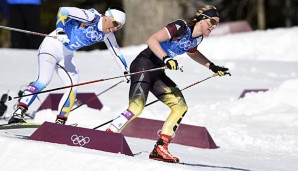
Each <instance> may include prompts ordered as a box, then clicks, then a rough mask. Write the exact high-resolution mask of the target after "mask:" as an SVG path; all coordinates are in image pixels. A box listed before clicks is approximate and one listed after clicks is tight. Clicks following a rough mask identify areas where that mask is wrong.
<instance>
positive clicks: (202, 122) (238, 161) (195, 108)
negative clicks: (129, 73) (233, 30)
mask: <svg viewBox="0 0 298 171" xmlns="http://www.w3.org/2000/svg"><path fill="white" fill-rule="evenodd" d="M297 32H298V28H297V27H293V28H288V29H274V30H267V31H255V32H250V33H241V34H232V35H226V36H220V37H210V38H205V39H204V41H203V43H202V44H201V45H200V46H199V50H201V51H202V52H203V53H204V54H205V55H206V56H207V57H209V58H210V59H212V61H214V63H216V64H218V65H224V66H226V67H229V68H230V71H231V73H232V76H231V77H229V76H226V77H215V78H211V79H209V80H207V81H205V82H202V83H200V84H198V85H196V86H194V87H191V88H189V89H187V90H185V91H183V92H184V95H185V98H186V100H187V102H188V105H189V110H188V113H187V115H186V116H185V117H184V120H183V121H182V122H183V124H191V125H198V126H204V127H206V128H207V129H208V131H209V133H210V134H211V136H212V138H213V140H214V141H215V143H216V144H217V145H218V146H220V148H218V149H200V148H194V147H187V146H182V145H178V144H171V145H170V147H169V148H170V152H171V153H172V154H173V155H176V156H178V157H179V158H180V159H181V161H182V162H185V163H190V164H196V165H197V166H195V167H193V166H185V165H177V164H169V163H163V162H157V161H152V160H148V159H147V158H148V152H149V151H151V150H152V148H153V145H154V143H155V141H152V140H144V139H136V138H126V140H127V141H128V144H129V146H130V148H131V150H132V151H133V153H137V152H140V151H145V152H143V153H142V154H140V155H138V156H136V157H129V156H125V155H120V154H113V153H107V152H101V151H96V150H90V149H85V148H77V147H70V146H66V145H58V144H51V143H41V142H34V141H28V140H21V139H15V138H11V137H8V136H3V134H2V135H1V136H0V148H1V150H0V151H1V152H0V170H1V171H11V170H64V171H65V170H121V171H126V170H127V171H131V170H142V171H147V170H148V171H152V170H155V169H158V170H171V171H176V170H177V171H178V170H260V171H272V170H278V171H279V170H289V171H296V170H297V169H298V164H297V161H298V155H297V154H298V137H297V135H298V70H297V66H298V56H297V54H298V49H297V44H298V39H297V38H295V37H297ZM144 47H146V45H140V46H135V47H126V48H122V52H123V54H124V55H125V56H126V58H127V60H128V61H129V62H131V61H132V60H133V59H134V57H135V56H136V55H137V54H138V53H139V52H140V51H141V50H142V49H143V48H144ZM36 53H37V52H36V51H31V50H13V49H0V68H1V75H0V82H1V84H0V93H1V94H3V93H6V92H7V91H9V95H11V96H13V97H14V96H17V92H18V91H19V90H20V88H22V87H23V86H24V85H26V84H28V83H29V82H31V81H34V80H35V79H36V75H37V72H36V64H37V61H36ZM177 59H178V61H179V63H180V64H182V65H183V66H184V72H179V71H167V73H168V75H169V76H170V77H171V78H172V79H173V80H174V81H175V82H176V83H177V84H178V86H179V87H180V88H184V87H185V86H188V85H190V84H192V83H194V82H196V81H199V80H202V79H204V78H206V77H208V76H210V75H211V74H212V73H211V72H210V71H209V70H208V69H206V68H203V67H202V66H200V65H198V64H196V63H194V62H193V61H192V60H191V59H190V58H188V57H187V56H181V57H178V58H177ZM76 60H77V63H78V66H79V68H80V73H81V82H85V81H90V80H95V79H100V78H108V77H114V76H118V75H121V72H120V69H119V68H118V67H117V65H116V64H115V61H114V59H112V57H111V55H110V54H109V52H108V51H98V50H96V51H91V52H77V53H76ZM118 81H119V80H110V81H105V82H100V83H94V84H90V85H84V86H81V87H80V88H79V92H95V93H99V92H101V91H103V90H104V89H106V88H108V87H109V86H111V85H113V84H115V83H116V82H118ZM60 86H63V85H62V83H61V82H60V80H59V78H58V77H57V76H56V75H55V76H54V78H53V81H52V82H51V83H50V85H49V86H48V87H47V89H51V88H56V87H60ZM128 88H129V85H128V84H126V83H122V84H121V85H119V86H117V87H115V88H114V89H112V90H110V91H108V92H106V93H105V94H103V95H101V96H100V97H99V99H100V100H101V102H102V103H103V105H104V108H103V109H102V110H101V111H98V110H95V109H91V108H88V107H86V106H82V107H81V108H79V109H77V110H75V111H73V112H72V113H71V114H70V117H69V120H68V123H69V124H70V123H78V124H79V126H81V127H86V128H93V127H96V126H98V125H100V124H102V123H104V122H106V121H109V120H111V119H113V118H114V117H115V116H117V115H118V114H119V113H120V112H122V111H123V110H124V109H126V107H127V103H128V99H127V96H128ZM244 89H269V91H267V92H261V93H251V94H248V95H247V96H246V97H245V98H243V99H238V97H239V96H240V94H241V93H242V91H243V90H244ZM58 92H61V93H62V92H63V91H58ZM47 95H48V93H45V94H42V95H40V96H39V98H40V99H41V101H42V100H43V99H45V98H46V97H47ZM152 100H155V98H154V97H153V96H150V97H149V99H148V102H151V101H152ZM15 103H16V100H13V101H11V102H7V103H6V104H7V105H8V106H9V108H8V111H7V113H6V115H5V116H6V118H9V117H10V115H11V113H12V112H13V105H14V104H15ZM40 104H41V102H40V101H38V100H37V101H36V102H35V103H34V105H32V107H31V108H30V111H31V112H32V111H34V110H36V109H37V108H38V107H39V105H40ZM168 113H169V110H168V109H167V107H165V106H164V105H163V104H161V103H159V102H158V103H155V104H153V105H151V106H148V107H146V108H145V110H144V112H143V114H142V115H141V117H144V118H150V119H158V120H165V118H166V117H167V115H168ZM55 115H56V111H51V110H44V111H40V112H38V113H36V117H35V120H34V121H32V122H38V123H42V122H43V121H51V122H53V121H54V119H55ZM6 122H7V120H4V119H2V120H0V123H6ZM105 128H106V127H102V128H100V129H101V130H104V129H105Z"/></svg>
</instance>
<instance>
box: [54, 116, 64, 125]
mask: <svg viewBox="0 0 298 171" xmlns="http://www.w3.org/2000/svg"><path fill="white" fill-rule="evenodd" d="M66 121H67V117H63V116H60V115H57V118H56V121H55V123H56V124H61V125H65V123H66Z"/></svg>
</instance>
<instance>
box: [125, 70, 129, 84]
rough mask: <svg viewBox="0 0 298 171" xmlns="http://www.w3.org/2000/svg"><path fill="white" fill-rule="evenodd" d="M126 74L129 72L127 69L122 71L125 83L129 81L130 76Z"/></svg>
mask: <svg viewBox="0 0 298 171" xmlns="http://www.w3.org/2000/svg"><path fill="white" fill-rule="evenodd" d="M127 74H129V71H124V76H125V80H124V81H125V82H126V83H129V81H130V76H126V75H127Z"/></svg>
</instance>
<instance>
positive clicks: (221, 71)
mask: <svg viewBox="0 0 298 171" xmlns="http://www.w3.org/2000/svg"><path fill="white" fill-rule="evenodd" d="M187 55H188V56H190V57H191V58H192V59H193V60H194V61H196V62H198V63H199V64H201V65H204V66H205V67H207V68H209V69H210V70H211V71H213V72H214V73H217V74H218V75H219V76H223V75H226V74H229V75H231V74H230V72H229V68H225V67H222V66H217V65H214V63H212V62H211V61H210V60H209V59H207V58H206V57H205V56H204V55H203V54H202V53H201V52H200V51H198V50H193V51H190V52H187Z"/></svg>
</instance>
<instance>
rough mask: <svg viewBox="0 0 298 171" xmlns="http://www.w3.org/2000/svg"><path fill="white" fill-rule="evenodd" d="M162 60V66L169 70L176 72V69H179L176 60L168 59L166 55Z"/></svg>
mask: <svg viewBox="0 0 298 171" xmlns="http://www.w3.org/2000/svg"><path fill="white" fill-rule="evenodd" d="M162 59H163V62H164V64H165V65H166V66H167V67H168V68H169V69H170V70H177V69H179V67H178V62H177V60H175V59H173V58H170V57H169V56H168V55H166V56H164V57H163V58H162Z"/></svg>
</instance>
